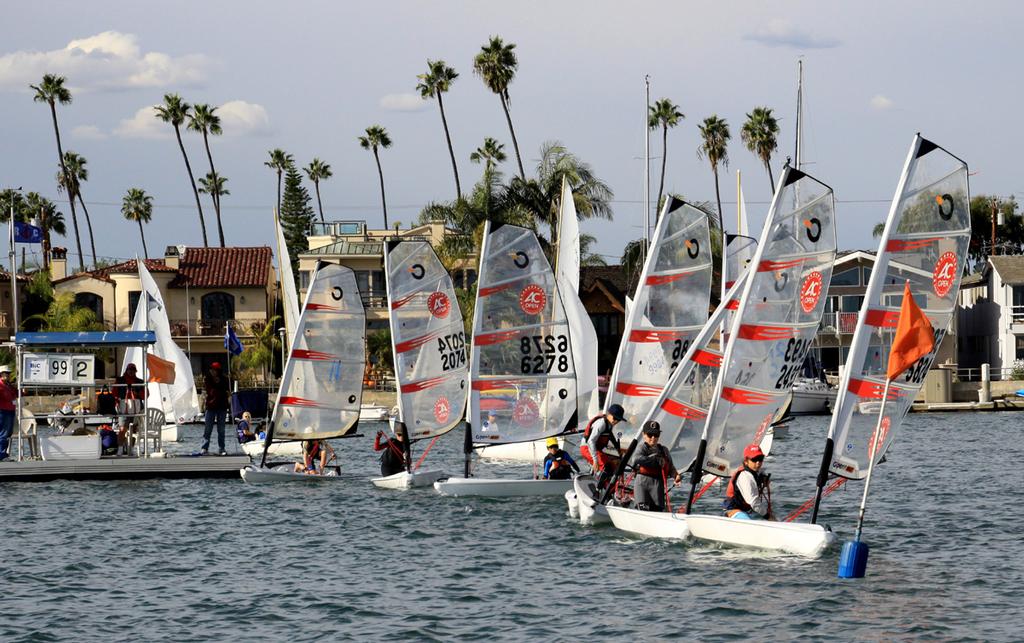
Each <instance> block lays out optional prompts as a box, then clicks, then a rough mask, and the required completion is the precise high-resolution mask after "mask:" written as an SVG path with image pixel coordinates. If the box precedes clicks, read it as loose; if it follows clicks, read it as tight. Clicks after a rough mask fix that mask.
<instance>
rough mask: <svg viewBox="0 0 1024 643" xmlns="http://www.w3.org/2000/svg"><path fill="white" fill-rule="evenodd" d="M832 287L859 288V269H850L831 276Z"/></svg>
mask: <svg viewBox="0 0 1024 643" xmlns="http://www.w3.org/2000/svg"><path fill="white" fill-rule="evenodd" d="M832 285H833V286H859V285H860V268H850V269H849V270H844V271H842V272H839V273H836V274H834V275H832Z"/></svg>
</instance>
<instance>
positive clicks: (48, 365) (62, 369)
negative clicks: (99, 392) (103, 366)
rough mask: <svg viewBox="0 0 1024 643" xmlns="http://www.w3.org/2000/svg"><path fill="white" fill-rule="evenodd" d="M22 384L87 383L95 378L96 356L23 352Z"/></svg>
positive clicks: (57, 384)
mask: <svg viewBox="0 0 1024 643" xmlns="http://www.w3.org/2000/svg"><path fill="white" fill-rule="evenodd" d="M24 364H25V370H24V376H23V378H22V383H23V384H52V385H55V386H60V385H65V386H66V385H80V386H81V385H88V384H92V383H93V382H94V380H95V369H96V356H95V355H72V354H68V353H25V356H24Z"/></svg>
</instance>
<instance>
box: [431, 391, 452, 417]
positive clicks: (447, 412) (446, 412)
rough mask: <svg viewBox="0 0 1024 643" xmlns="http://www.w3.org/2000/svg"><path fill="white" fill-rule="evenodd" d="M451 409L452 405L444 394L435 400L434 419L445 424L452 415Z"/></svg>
mask: <svg viewBox="0 0 1024 643" xmlns="http://www.w3.org/2000/svg"><path fill="white" fill-rule="evenodd" d="M451 411H452V405H451V403H450V402H449V401H448V398H446V397H445V396H443V395H442V396H441V397H439V398H437V401H436V402H434V419H435V420H437V421H438V423H439V424H444V423H445V422H447V421H448V418H449V417H451Z"/></svg>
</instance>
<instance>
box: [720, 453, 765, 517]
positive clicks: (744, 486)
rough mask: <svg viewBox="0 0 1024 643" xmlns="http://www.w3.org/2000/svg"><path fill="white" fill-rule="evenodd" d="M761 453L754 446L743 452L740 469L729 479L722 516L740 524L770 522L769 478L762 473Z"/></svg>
mask: <svg viewBox="0 0 1024 643" xmlns="http://www.w3.org/2000/svg"><path fill="white" fill-rule="evenodd" d="M763 465H764V452H763V451H761V447H759V446H758V445H756V444H750V445H747V448H746V449H744V450H743V466H742V467H740V468H739V469H737V470H736V472H735V473H733V474H732V477H731V478H729V486H728V487H726V490H725V502H723V503H722V506H723V507H724V508H725V515H726V516H728V517H729V518H739V519H742V520H764V519H767V520H772V502H771V487H770V482H769V478H770V476H768V475H765V474H763V473H761V467H762V466H763Z"/></svg>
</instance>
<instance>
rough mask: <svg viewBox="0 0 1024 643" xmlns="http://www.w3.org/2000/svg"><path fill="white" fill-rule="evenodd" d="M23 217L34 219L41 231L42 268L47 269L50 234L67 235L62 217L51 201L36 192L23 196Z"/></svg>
mask: <svg viewBox="0 0 1024 643" xmlns="http://www.w3.org/2000/svg"><path fill="white" fill-rule="evenodd" d="M23 216H24V218H25V219H32V218H35V219H36V220H37V221H38V222H39V227H40V228H41V229H42V230H43V268H44V269H49V267H50V248H51V243H50V233H52V232H55V233H57V234H59V235H60V236H62V237H63V236H65V235H67V233H68V231H67V227H66V226H65V225H64V215H63V214H61V212H60V211H59V210H57V205H56V204H55V203H54V202H53V201H51V200H49V199H47V198H46V197H44V196H41V195H40V194H39V193H38V192H29V193H28V194H26V195H25V203H24V214H23Z"/></svg>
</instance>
